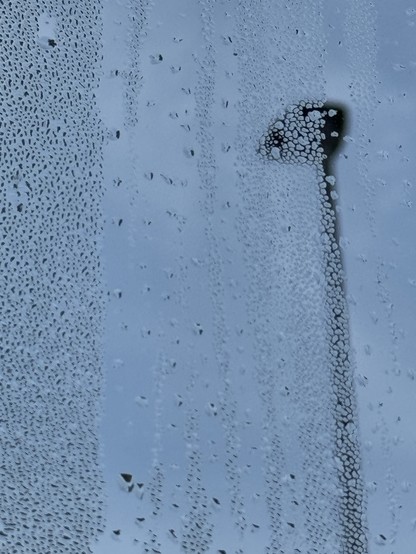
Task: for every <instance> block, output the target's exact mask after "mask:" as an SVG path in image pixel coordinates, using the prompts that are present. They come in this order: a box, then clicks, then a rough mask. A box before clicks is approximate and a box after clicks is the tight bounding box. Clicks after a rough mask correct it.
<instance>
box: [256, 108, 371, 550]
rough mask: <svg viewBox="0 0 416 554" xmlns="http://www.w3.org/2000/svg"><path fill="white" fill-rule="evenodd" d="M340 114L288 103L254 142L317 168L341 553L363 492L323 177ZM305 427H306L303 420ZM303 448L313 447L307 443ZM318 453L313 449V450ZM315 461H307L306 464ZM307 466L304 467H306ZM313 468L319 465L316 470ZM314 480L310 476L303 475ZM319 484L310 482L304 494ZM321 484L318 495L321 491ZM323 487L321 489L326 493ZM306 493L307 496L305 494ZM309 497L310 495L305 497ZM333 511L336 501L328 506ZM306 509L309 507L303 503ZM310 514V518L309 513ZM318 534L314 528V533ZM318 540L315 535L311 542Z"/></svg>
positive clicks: (337, 264)
mask: <svg viewBox="0 0 416 554" xmlns="http://www.w3.org/2000/svg"><path fill="white" fill-rule="evenodd" d="M343 127H344V116H343V114H342V111H341V109H334V108H332V107H331V106H327V105H325V104H324V103H321V102H318V103H307V102H300V103H299V105H298V106H291V107H289V108H288V110H287V111H286V113H285V116H284V118H283V119H279V120H277V121H276V122H275V123H273V124H272V125H271V126H270V127H269V129H268V132H267V133H266V134H265V135H264V136H263V137H262V139H261V141H260V147H259V150H258V152H259V154H260V155H262V156H264V157H265V158H266V159H268V160H276V161H279V162H283V163H291V164H305V163H306V164H310V165H314V166H315V167H316V169H317V177H318V178H317V185H318V187H319V189H318V190H319V198H320V204H321V210H320V211H321V214H320V223H321V233H322V234H321V241H322V246H323V257H322V266H323V267H322V269H323V275H325V282H326V286H325V290H326V298H325V300H324V305H325V311H326V322H325V327H326V330H327V344H328V349H329V358H328V361H327V364H328V366H329V369H330V372H331V380H332V390H333V392H334V397H335V401H334V402H335V403H334V406H333V408H332V412H333V418H334V426H335V428H334V430H333V434H334V442H335V444H334V446H333V453H334V456H335V459H336V460H337V461H338V475H339V481H340V490H341V494H340V498H339V500H338V503H339V512H340V513H339V516H340V519H341V523H342V536H343V539H342V540H343V547H344V551H345V552H351V553H356V552H357V553H364V552H365V551H366V544H367V543H366V541H367V539H366V536H365V517H364V514H363V506H364V494H363V483H362V478H361V474H360V462H361V459H360V448H359V438H358V431H357V421H356V419H357V415H356V400H355V389H354V382H353V372H352V367H351V363H350V353H349V326H348V313H347V305H346V301H345V297H344V285H343V267H342V260H341V253H340V249H339V237H338V232H337V222H336V214H335V197H334V195H333V194H332V192H331V187H332V186H333V181H332V180H331V177H330V176H328V175H327V172H328V168H329V162H330V160H329V159H328V158H329V157H330V155H331V154H332V153H333V152H334V150H335V149H336V146H337V145H338V142H339V139H340V138H341V136H342V131H343ZM305 425H306V428H308V427H309V426H310V424H309V422H305ZM308 448H313V449H314V450H315V448H314V447H313V446H312V447H311V446H309V447H308ZM316 454H317V455H319V453H318V451H317V452H316ZM314 465H315V464H313V465H312V467H313V466H314ZM310 469H311V467H309V468H305V470H306V471H310ZM316 470H317V471H319V468H318V467H317V468H316ZM310 479H312V481H314V476H313V474H312V475H311V476H310V478H309V479H308V485H307V489H309V488H310V487H309V485H310ZM317 486H318V487H319V485H318V484H317V483H314V484H313V486H312V487H311V490H310V495H313V494H316V492H317V489H316V487H317ZM325 492H326V491H325V488H324V489H323V490H322V493H323V494H325ZM329 492H330V491H329V490H328V491H327V492H326V493H327V494H328V493H329ZM308 496H309V495H307V497H308ZM309 498H310V496H309ZM334 508H335V509H336V505H335V506H334ZM307 510H308V511H309V509H308V507H307ZM309 513H310V517H311V518H315V515H314V514H313V512H311V511H309ZM318 534H319V531H318ZM318 541H319V536H316V537H315V539H314V542H316V544H317V543H318Z"/></svg>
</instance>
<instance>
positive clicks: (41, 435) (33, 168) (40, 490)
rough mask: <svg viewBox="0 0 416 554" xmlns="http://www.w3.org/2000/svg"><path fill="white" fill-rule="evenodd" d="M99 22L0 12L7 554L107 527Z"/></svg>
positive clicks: (78, 541)
mask: <svg viewBox="0 0 416 554" xmlns="http://www.w3.org/2000/svg"><path fill="white" fill-rule="evenodd" d="M100 17H101V14H100V2H98V1H95V0H86V1H84V2H77V1H75V0H66V1H65V2H59V1H55V0H37V1H36V2H35V1H32V0H9V1H6V2H3V3H2V17H1V21H0V31H1V32H0V58H1V62H2V66H3V71H4V76H3V78H2V81H1V85H0V86H1V102H0V133H1V141H0V159H1V167H0V179H1V185H0V210H1V215H0V217H1V232H0V250H1V256H0V283H1V285H0V286H1V296H0V311H1V314H2V315H1V338H0V367H1V370H0V396H1V402H0V450H1V452H2V454H1V466H0V497H1V498H0V531H1V532H0V545H1V546H0V550H1V551H2V552H3V553H4V554H17V553H28V552H30V553H42V554H47V553H52V552H53V553H60V554H65V553H67V554H74V553H75V552H76V553H78V554H87V553H89V552H91V544H92V541H93V540H94V539H95V538H96V536H97V533H98V532H99V531H101V530H102V526H103V515H102V477H101V469H100V466H99V463H98V458H99V442H98V437H97V424H98V422H97V415H98V413H99V410H100V406H99V404H100V400H99V399H100V397H101V387H102V374H101V354H100V344H99V341H98V340H97V337H98V336H100V335H101V327H102V311H103V299H102V294H101V285H100V283H101V275H100V262H99V257H98V248H99V245H98V243H99V240H100V234H101V222H102V214H101V197H102V175H101V148H102V139H103V133H102V131H101V127H100V121H99V118H98V113H97V107H96V101H95V90H96V88H97V85H98V78H99V77H98V71H97V68H98V65H99V55H98V52H99V51H100V44H101V27H100V24H99V23H97V22H99V21H100ZM43 20H44V21H45V23H44V25H45V27H46V33H48V29H50V35H49V36H47V35H40V26H41V23H40V22H42V21H43ZM51 21H53V23H54V25H52V24H51ZM48 22H49V23H48ZM48 25H49V27H48Z"/></svg>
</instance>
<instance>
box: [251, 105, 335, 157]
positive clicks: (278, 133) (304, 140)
mask: <svg viewBox="0 0 416 554" xmlns="http://www.w3.org/2000/svg"><path fill="white" fill-rule="evenodd" d="M322 108H323V103H322V102H300V103H299V104H298V105H297V106H291V107H290V108H289V109H288V110H287V111H286V113H285V116H284V119H283V120H282V119H278V120H277V121H275V122H274V123H272V124H271V125H270V127H269V128H268V130H267V133H266V134H265V135H263V137H262V138H261V139H260V146H259V153H260V154H261V155H262V156H264V157H265V158H267V159H269V160H278V161H280V162H284V163H305V164H309V165H316V164H318V163H320V162H322V161H323V159H324V151H323V147H322V145H321V143H322V139H323V138H324V135H323V134H322V128H323V126H324V123H325V121H324V117H325V115H326V112H325V110H323V109H322Z"/></svg>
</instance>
